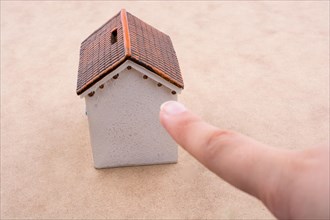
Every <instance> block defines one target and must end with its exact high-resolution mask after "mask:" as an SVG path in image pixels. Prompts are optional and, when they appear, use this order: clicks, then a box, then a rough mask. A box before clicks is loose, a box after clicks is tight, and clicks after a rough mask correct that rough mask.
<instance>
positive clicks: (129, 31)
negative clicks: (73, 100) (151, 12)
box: [76, 9, 184, 95]
mask: <svg viewBox="0 0 330 220" xmlns="http://www.w3.org/2000/svg"><path fill="white" fill-rule="evenodd" d="M128 59H129V60H131V61H133V62H135V63H137V64H139V65H141V66H143V67H145V68H147V69H148V70H150V71H152V72H154V73H155V74H157V75H159V76H161V77H162V78H164V79H165V80H167V81H169V82H170V83H172V84H174V85H176V86H177V87H179V88H183V87H184V84H183V79H182V76H181V72H180V67H179V63H178V60H177V57H176V54H175V51H174V48H173V45H172V42H171V39H170V37H169V36H168V35H166V34H164V33H162V32H160V31H158V30H157V29H155V28H153V27H152V26H150V25H148V24H146V23H145V22H143V21H141V20H140V19H138V18H137V17H135V16H133V15H132V14H130V13H128V12H126V11H125V9H122V10H121V11H120V12H119V13H118V14H117V15H115V16H114V17H113V18H111V19H110V20H109V21H108V22H106V23H105V24H104V25H102V26H101V27H100V28H99V29H97V30H96V31H94V32H93V33H92V34H91V35H90V36H89V37H88V38H87V39H86V40H84V41H83V42H82V43H81V47H80V61H79V70H78V81H77V90H76V92H77V94H78V95H80V94H82V93H83V92H84V91H86V90H87V89H89V88H90V87H92V86H93V85H94V84H95V83H97V82H98V81H99V80H100V79H102V78H103V77H105V76H106V75H107V74H109V73H110V72H112V71H113V70H114V69H116V68H117V67H118V66H120V65H121V64H122V63H124V62H125V61H126V60H128Z"/></svg>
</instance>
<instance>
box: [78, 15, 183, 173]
mask: <svg viewBox="0 0 330 220" xmlns="http://www.w3.org/2000/svg"><path fill="white" fill-rule="evenodd" d="M182 89H183V80H182V76H181V73H180V68H179V64H178V60H177V57H176V54H175V51H174V48H173V45H172V42H171V39H170V37H169V36H168V35H166V34H164V33H162V32H160V31H158V30H157V29H155V28H153V27H152V26H150V25H148V24H146V23H145V22H143V21H141V20H140V19H138V18H137V17H135V16H133V15H131V14H130V13H128V12H126V11H125V10H121V11H120V12H119V13H118V14H117V15H115V16H114V17H113V18H111V19H110V20H109V21H108V22H106V23H105V24H104V25H102V26H101V27H100V28H99V29H97V30H96V31H95V32H93V33H92V34H91V35H90V36H89V37H88V38H87V39H86V40H84V41H83V42H82V43H81V48H80V62H79V70H78V82H77V91H76V92H77V94H78V95H80V97H82V98H85V101H86V114H87V117H88V122H89V131H90V139H91V145H92V150H93V159H94V166H95V167H96V168H106V167H118V166H133V165H147V164H162V163H175V162H177V145H176V143H175V142H174V141H173V140H172V138H171V137H170V136H169V135H168V134H167V132H166V131H165V129H164V128H163V127H162V126H161V124H160V122H159V107H160V105H161V104H162V103H163V102H165V101H168V100H177V94H179V93H180V92H181V90H182Z"/></svg>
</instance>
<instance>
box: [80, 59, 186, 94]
mask: <svg viewBox="0 0 330 220" xmlns="http://www.w3.org/2000/svg"><path fill="white" fill-rule="evenodd" d="M128 66H131V67H132V68H133V69H135V70H137V71H138V72H140V73H141V74H143V75H147V76H148V77H149V78H150V79H152V80H154V81H156V82H157V83H161V84H162V85H164V86H166V87H167V88H169V89H170V90H174V91H175V92H176V93H178V94H180V93H181V91H182V89H181V88H179V87H177V86H175V85H173V84H172V83H170V82H168V81H166V80H165V79H163V78H162V77H160V76H158V75H157V74H156V73H153V72H151V71H150V70H148V69H146V68H144V67H143V66H141V65H139V64H136V63H134V62H133V61H131V60H126V61H125V62H124V63H123V64H121V65H120V66H119V67H117V68H116V69H115V70H113V71H112V72H111V73H109V74H108V75H106V76H105V77H104V78H103V79H101V80H100V81H98V82H97V83H95V84H94V85H93V86H92V87H91V88H89V89H87V90H86V91H85V92H83V93H82V94H81V95H80V98H84V97H85V96H86V95H88V94H89V93H90V92H93V91H95V92H96V91H97V90H98V89H99V86H100V85H102V84H105V83H106V82H107V81H109V80H110V79H111V78H112V77H113V76H114V75H117V74H120V73H121V72H122V71H124V70H125V69H126V68H127V67H128ZM119 77H120V76H119Z"/></svg>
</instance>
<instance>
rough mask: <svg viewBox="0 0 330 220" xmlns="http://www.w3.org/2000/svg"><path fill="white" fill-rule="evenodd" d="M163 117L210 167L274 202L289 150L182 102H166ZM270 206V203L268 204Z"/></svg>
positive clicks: (188, 148) (176, 135)
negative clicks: (224, 126) (215, 122)
mask: <svg viewBox="0 0 330 220" xmlns="http://www.w3.org/2000/svg"><path fill="white" fill-rule="evenodd" d="M160 121H161V123H162V125H163V126H164V127H165V129H166V130H167V131H168V133H169V134H170V135H171V136H172V137H173V139H174V140H175V141H176V142H177V143H178V144H179V145H181V146H182V147H183V148H184V149H185V150H186V151H188V152H189V153H190V154H191V155H192V156H194V157H195V158H196V159H197V160H199V161H200V162H201V163H202V164H203V165H205V166H206V167H207V168H208V169H210V170H211V171H213V172H214V173H215V174H217V175H218V176H220V177H221V178H223V179H224V180H225V181H227V182H229V183H230V184H232V185H234V186H236V187H237V188H239V189H241V190H243V191H245V192H247V193H249V194H251V195H253V196H256V197H257V198H259V199H261V200H262V201H263V202H264V203H265V204H266V205H267V206H271V204H269V203H272V202H273V199H274V197H273V195H274V194H276V191H277V190H278V187H280V186H279V185H281V184H284V183H281V181H282V180H281V179H282V178H281V176H282V175H283V172H286V171H285V165H286V164H288V158H289V157H288V156H287V153H288V152H287V151H283V150H278V149H275V148H271V147H268V146H266V145H264V144H262V143H260V142H258V141H256V140H253V139H252V138H249V137H247V136H245V135H242V134H239V133H237V132H233V131H227V130H221V129H219V128H217V127H214V126H212V125H210V124H208V123H206V122H204V121H203V120H202V119H201V118H199V117H198V116H196V115H195V114H193V113H192V112H190V111H189V110H187V109H186V108H185V107H184V106H183V105H182V104H181V103H178V102H175V101H169V102H165V103H164V104H163V105H162V106H161V110H160ZM269 208H271V207H269Z"/></svg>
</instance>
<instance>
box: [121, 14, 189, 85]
mask: <svg viewBox="0 0 330 220" xmlns="http://www.w3.org/2000/svg"><path fill="white" fill-rule="evenodd" d="M127 21H128V29H129V35H130V41H131V51H132V59H133V60H135V61H136V62H138V63H141V64H142V65H143V66H145V67H147V68H148V69H150V70H152V71H155V72H156V73H157V72H161V76H163V77H164V78H165V79H168V80H169V81H173V82H174V84H175V85H177V86H178V87H180V88H183V84H184V83H183V79H182V76H181V72H180V67H179V63H178V60H177V57H176V54H175V51H174V48H173V45H172V41H171V39H170V37H169V36H168V35H166V34H164V33H162V32H160V31H158V30H157V29H156V28H153V27H152V26H150V25H149V24H147V23H145V22H143V21H141V20H140V19H139V18H137V17H135V16H134V15H132V14H130V13H127ZM157 70H158V71H157Z"/></svg>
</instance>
